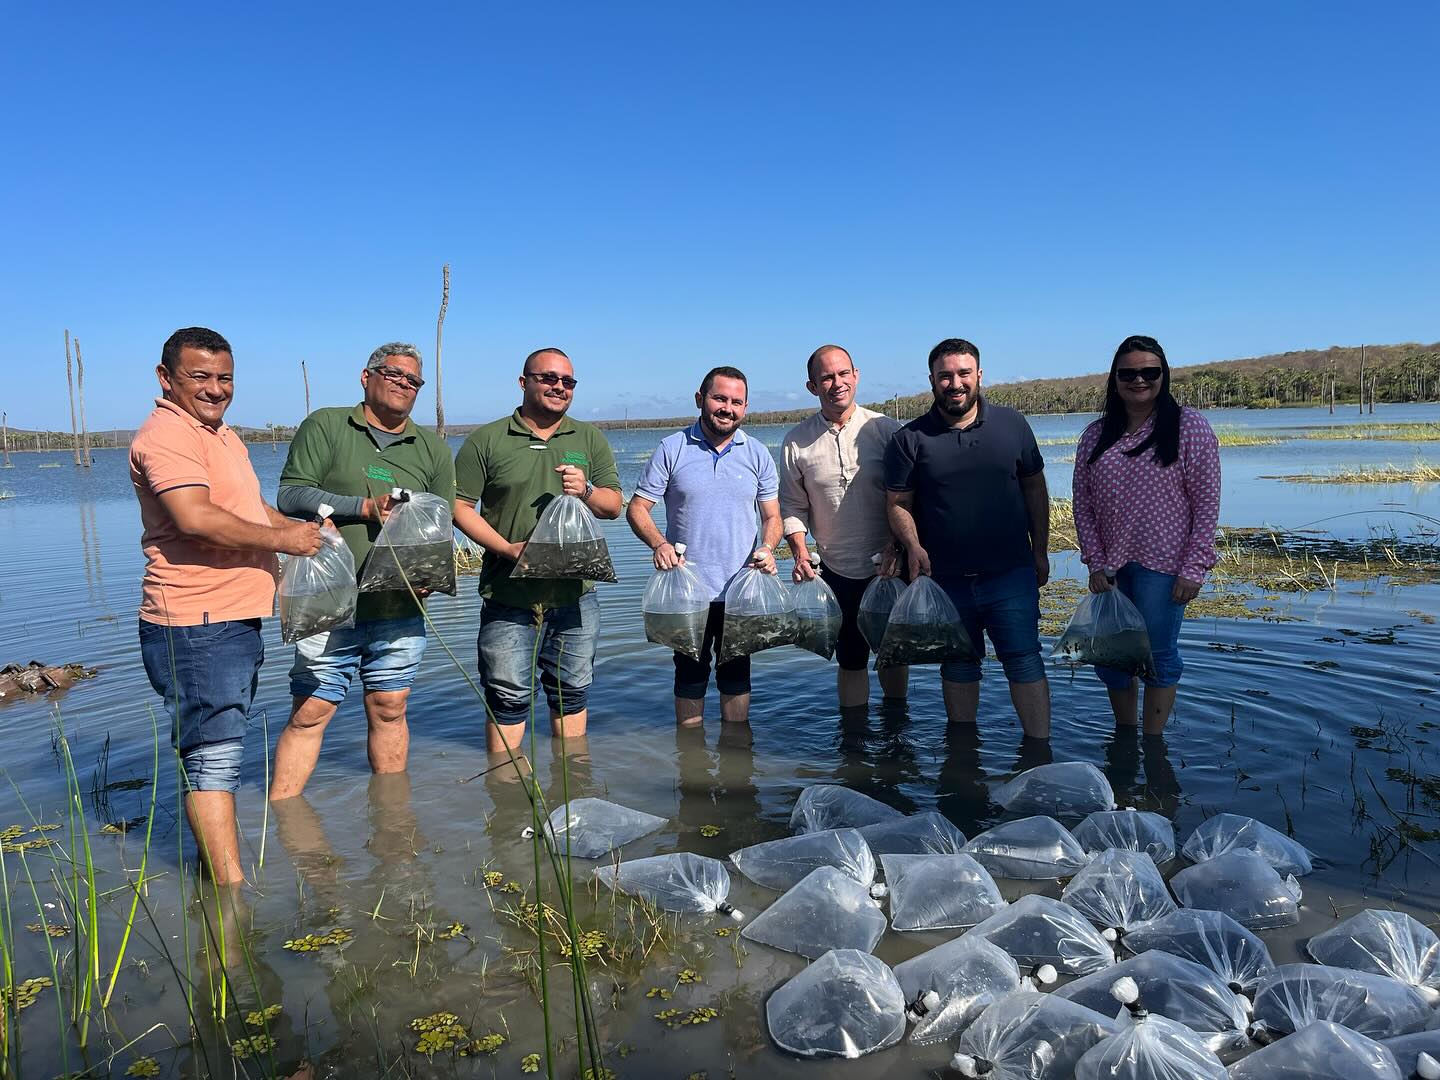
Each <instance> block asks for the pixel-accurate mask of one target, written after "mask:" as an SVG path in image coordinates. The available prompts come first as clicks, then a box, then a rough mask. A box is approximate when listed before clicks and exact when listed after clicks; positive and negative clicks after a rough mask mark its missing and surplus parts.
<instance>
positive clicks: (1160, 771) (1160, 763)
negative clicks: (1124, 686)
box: [1104, 728, 1180, 818]
mask: <svg viewBox="0 0 1440 1080" xmlns="http://www.w3.org/2000/svg"><path fill="white" fill-rule="evenodd" d="M1142 764H1143V766H1144V769H1145V781H1144V783H1143V784H1142V783H1141V782H1140V769H1141V765H1142ZM1104 772H1105V776H1106V779H1108V780H1109V781H1110V786H1111V787H1112V788H1113V789H1114V790H1115V796H1116V798H1117V799H1119V800H1121V802H1122V805H1123V804H1124V803H1126V802H1132V801H1139V802H1141V803H1142V804H1143V805H1144V808H1145V809H1154V810H1157V811H1158V812H1160V813H1161V814H1164V815H1165V816H1166V817H1171V818H1173V817H1174V816H1175V811H1176V810H1177V809H1179V806H1180V781H1179V779H1178V778H1177V777H1176V775H1175V768H1174V766H1172V765H1171V764H1170V751H1169V747H1167V746H1166V745H1165V736H1163V735H1146V736H1144V737H1143V738H1137V736H1136V732H1135V729H1134V728H1125V729H1117V730H1116V732H1115V734H1114V736H1113V737H1112V738H1111V739H1110V741H1109V742H1107V743H1106V744H1105V768H1104Z"/></svg>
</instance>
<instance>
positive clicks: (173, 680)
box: [130, 326, 320, 885]
mask: <svg viewBox="0 0 1440 1080" xmlns="http://www.w3.org/2000/svg"><path fill="white" fill-rule="evenodd" d="M155 374H156V375H157V376H158V378H159V380H160V390H161V396H160V397H158V398H156V399H155V411H154V412H152V413H151V414H150V416H149V417H148V418H147V419H146V421H145V423H144V424H142V425H141V426H140V430H139V431H138V432H136V434H135V440H134V441H133V442H132V443H131V444H130V481H131V483H132V484H134V485H135V496H136V498H138V499H139V500H140V520H141V522H142V523H143V525H144V528H145V532H144V535H143V536H141V538H140V546H141V548H142V549H143V550H144V552H145V578H144V582H143V584H142V586H141V601H140V655H141V657H142V658H143V660H144V662H145V674H146V675H148V676H149V677H150V685H151V686H152V687H154V688H155V692H156V693H157V694H159V695H160V696H161V697H163V698H164V699H165V707H166V711H167V712H169V713H170V716H171V721H172V726H171V740H172V741H173V743H174V745H175V749H176V750H177V751H178V752H179V754H180V760H181V762H182V763H183V765H184V770H183V775H184V781H183V782H184V783H185V815H186V817H187V818H188V819H189V822H190V831H191V832H192V833H193V834H194V836H195V843H196V846H197V847H198V848H199V850H200V856H201V860H202V862H203V863H204V865H206V866H207V867H208V869H209V871H210V876H211V878H212V879H213V880H214V881H215V882H216V884H220V885H231V884H238V883H239V882H241V881H243V880H244V873H243V871H242V870H241V869H240V844H239V838H238V836H237V834H236V828H235V792H236V791H237V790H238V789H239V787H240V762H241V759H242V758H243V757H244V752H245V727H246V723H247V716H248V714H249V711H250V703H251V702H252V701H253V700H254V697H255V687H256V684H257V683H258V681H259V677H260V664H261V662H262V661H263V660H264V659H265V647H264V645H263V644H262V642H261V639H260V620H261V618H262V617H264V616H266V615H269V614H270V613H271V612H272V610H273V609H274V605H275V581H276V578H277V576H278V567H277V565H276V560H275V553H276V552H284V553H285V554H287V555H314V554H315V553H316V552H317V551H319V550H320V526H319V525H318V524H316V523H315V522H313V521H308V522H302V521H292V520H291V519H289V518H287V517H285V516H284V515H283V514H281V513H280V512H279V511H278V510H276V509H274V508H273V507H270V506H268V505H266V503H265V500H264V499H262V498H261V497H260V481H259V479H258V478H257V477H256V476H255V470H254V469H253V468H251V466H250V455H249V454H248V453H247V452H246V450H245V444H244V443H242V442H241V441H240V436H238V435H237V434H236V433H235V432H234V431H232V430H231V429H230V428H228V427H226V426H225V423H224V417H225V410H226V409H228V408H229V407H230V401H231V399H232V398H233V397H234V395H235V360H234V358H233V356H232V355H231V352H230V343H229V342H227V341H226V340H225V339H224V338H223V337H221V336H220V335H219V334H217V333H216V332H215V331H214V330H207V329H205V328H204V327H199V326H192V327H189V328H187V329H184V330H177V331H175V333H173V334H171V335H170V338H169V340H167V341H166V342H165V346H164V348H163V349H162V350H161V353H160V363H159V365H158V366H157V367H156V368H155Z"/></svg>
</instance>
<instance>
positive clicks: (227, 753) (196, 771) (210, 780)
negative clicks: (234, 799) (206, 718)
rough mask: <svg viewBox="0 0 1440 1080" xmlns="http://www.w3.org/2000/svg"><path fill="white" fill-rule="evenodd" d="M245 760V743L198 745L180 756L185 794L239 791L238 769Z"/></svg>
mask: <svg viewBox="0 0 1440 1080" xmlns="http://www.w3.org/2000/svg"><path fill="white" fill-rule="evenodd" d="M244 760H245V740H244V739H227V740H225V741H223V742H213V743H201V744H200V745H199V746H195V747H191V748H190V749H189V750H186V751H184V752H183V753H182V754H181V755H180V761H181V763H182V764H183V765H184V767H185V768H184V783H185V788H186V790H187V791H228V792H230V793H231V794H232V795H233V794H234V793H235V792H237V791H239V790H240V766H241V764H242V763H243V762H244Z"/></svg>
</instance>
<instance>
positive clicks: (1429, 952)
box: [1305, 908, 1440, 1005]
mask: <svg viewBox="0 0 1440 1080" xmlns="http://www.w3.org/2000/svg"><path fill="white" fill-rule="evenodd" d="M1305 951H1306V952H1308V953H1309V954H1310V955H1311V956H1313V957H1314V958H1315V959H1316V960H1317V961H1318V962H1319V963H1322V964H1329V965H1330V966H1331V967H1344V968H1353V969H1354V970H1356V971H1370V972H1374V973H1375V974H1376V975H1388V976H1390V978H1392V979H1398V980H1399V981H1400V982H1402V983H1406V984H1408V985H1410V986H1413V987H1415V989H1416V990H1418V991H1420V994H1421V996H1422V997H1424V998H1425V1000H1426V1001H1428V1002H1429V1003H1430V1004H1431V1005H1434V1004H1436V1003H1437V1002H1440V938H1437V937H1436V936H1435V932H1434V931H1433V930H1431V929H1430V928H1429V927H1427V926H1425V925H1424V924H1423V923H1420V922H1417V921H1416V920H1415V919H1414V918H1412V917H1411V916H1409V915H1406V914H1405V913H1404V912H1403V911H1380V910H1377V909H1375V908H1370V909H1367V910H1365V911H1362V912H1360V913H1359V914H1358V915H1352V916H1350V918H1348V919H1346V920H1345V921H1344V922H1342V923H1340V924H1339V925H1338V926H1333V927H1331V928H1330V929H1329V930H1326V931H1325V932H1324V933H1323V934H1316V935H1315V936H1314V937H1313V938H1311V939H1310V940H1309V942H1308V943H1307V944H1306V946H1305Z"/></svg>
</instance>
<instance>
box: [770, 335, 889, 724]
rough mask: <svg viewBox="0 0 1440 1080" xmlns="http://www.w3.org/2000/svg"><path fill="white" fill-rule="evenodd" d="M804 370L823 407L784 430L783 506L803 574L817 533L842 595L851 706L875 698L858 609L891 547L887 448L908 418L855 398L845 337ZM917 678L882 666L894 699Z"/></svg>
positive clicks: (843, 657)
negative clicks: (810, 543)
mask: <svg viewBox="0 0 1440 1080" xmlns="http://www.w3.org/2000/svg"><path fill="white" fill-rule="evenodd" d="M805 370H806V374H807V375H808V378H807V380H806V382H805V389H807V390H809V391H810V393H812V394H814V395H815V396H816V397H817V398H819V399H820V411H819V412H818V413H816V414H815V415H814V416H812V417H811V418H810V419H809V420H806V421H804V422H803V423H800V424H798V425H796V426H795V427H794V428H791V429H790V431H789V433H788V434H786V436H785V442H784V446H783V448H782V451H781V459H782V462H781V470H780V513H781V514H782V515H783V517H784V522H783V527H784V530H785V538H786V539H787V540H788V541H789V542H790V550H791V551H792V552H794V555H795V573H794V577H795V580H796V581H809V580H810V579H811V578H813V577H814V576H815V574H816V572H817V571H816V563H815V562H814V561H813V560H812V557H811V553H810V549H809V548H808V547H807V546H806V542H805V534H806V533H807V532H809V533H811V534H812V535H813V536H814V537H815V547H816V549H817V551H818V553H819V564H820V567H821V569H820V570H819V573H820V576H821V577H822V578H824V580H825V582H826V584H828V585H829V586H830V588H831V589H832V590H834V592H835V596H836V599H838V600H839V601H840V608H841V610H842V611H843V613H844V621H843V622H842V624H841V628H840V643H839V647H838V648H837V649H836V650H835V659H836V661H837V663H838V665H839V671H838V672H837V675H836V683H837V688H838V691H839V695H840V706H841V708H849V707H852V706H856V705H864V704H865V703H866V701H868V700H869V697H870V677H869V674H868V673H867V672H866V663H867V661H868V660H869V658H870V648H869V646H868V645H867V644H866V642H865V638H864V637H863V636H862V635H861V634H860V628H859V626H858V624H857V622H856V613H857V612H858V610H859V607H860V597H861V595H862V594H863V593H864V592H865V586H866V585H868V584H869V583H870V581H871V579H873V578H874V577H875V574H876V564H875V562H874V558H875V556H877V555H880V556H887V555H889V554H890V552H891V550H892V546H891V538H890V526H889V524H888V523H887V521H886V515H885V468H884V463H885V447H886V444H888V443H889V442H890V437H891V436H892V435H893V434H894V433H895V432H896V431H898V430H899V428H900V425H899V423H898V422H896V421H894V420H892V419H890V418H889V417H888V416H886V415H884V414H883V413H877V412H872V411H871V410H869V409H865V408H862V407H861V406H859V405H857V404H856V403H855V391H856V388H857V387H858V386H859V384H860V371H859V369H858V368H856V367H855V364H854V362H853V361H852V360H851V359H850V354H849V353H848V352H846V351H845V350H844V349H842V348H841V347H840V346H839V345H822V346H820V348H818V349H816V350H815V351H814V352H813V353H812V354H811V355H810V359H809V360H808V361H806V365H805ZM893 561H894V560H893V559H892V558H886V559H885V560H884V563H885V565H884V566H883V568H882V569H883V571H884V572H885V573H891V572H893ZM909 677H910V671H909V668H904V667H897V668H887V669H886V670H884V671H882V672H880V689H881V691H882V692H883V693H884V695H885V697H887V698H904V697H905V695H906V690H907V687H908V684H909Z"/></svg>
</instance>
